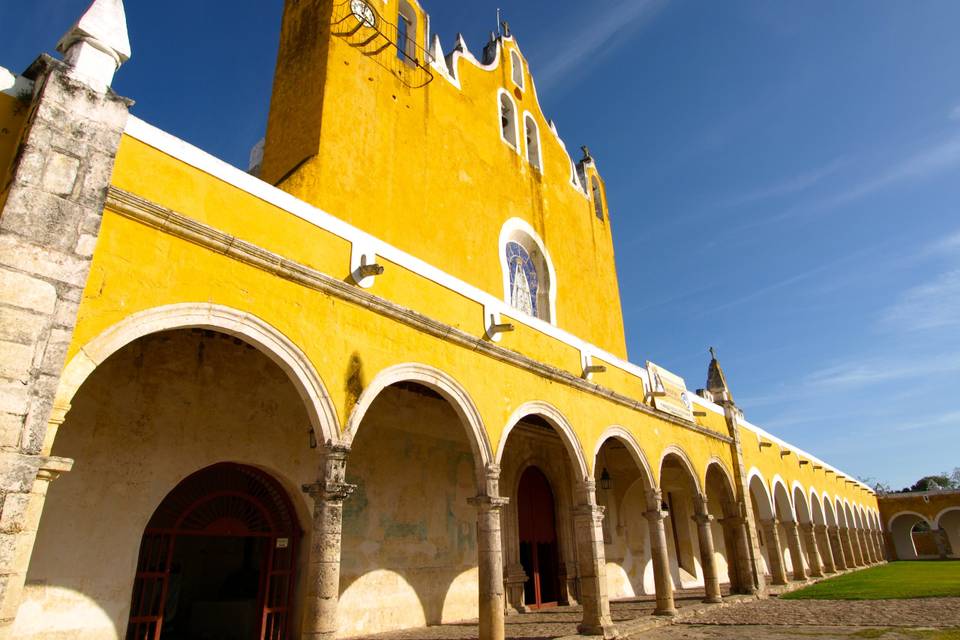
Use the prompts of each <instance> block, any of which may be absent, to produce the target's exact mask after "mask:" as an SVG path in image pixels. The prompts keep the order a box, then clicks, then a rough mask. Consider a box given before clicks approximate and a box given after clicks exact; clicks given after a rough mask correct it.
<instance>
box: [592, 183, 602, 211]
mask: <svg viewBox="0 0 960 640" xmlns="http://www.w3.org/2000/svg"><path fill="white" fill-rule="evenodd" d="M591 183H592V184H593V210H594V212H596V214H597V218H598V219H600V220H603V195H601V193H600V181H599V180H597V176H593V178H592V180H591Z"/></svg>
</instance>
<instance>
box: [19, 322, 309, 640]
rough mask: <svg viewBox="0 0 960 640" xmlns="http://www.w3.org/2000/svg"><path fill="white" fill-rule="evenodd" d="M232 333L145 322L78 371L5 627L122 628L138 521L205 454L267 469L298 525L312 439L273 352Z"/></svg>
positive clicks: (40, 632) (26, 630) (118, 631)
mask: <svg viewBox="0 0 960 640" xmlns="http://www.w3.org/2000/svg"><path fill="white" fill-rule="evenodd" d="M237 342H238V341H236V340H235V339H234V338H230V337H227V336H224V335H223V334H215V333H211V332H194V331H189V330H183V331H174V332H168V333H161V334H155V335H152V336H148V337H146V338H142V339H140V340H138V341H136V342H134V343H132V344H131V345H129V346H127V347H126V348H124V349H122V350H121V351H119V352H118V353H116V354H115V355H114V356H113V357H111V358H110V359H108V360H107V361H106V362H105V363H104V364H103V365H102V366H101V367H100V368H99V369H97V370H96V371H95V372H94V373H93V374H92V375H91V377H90V378H89V379H88V380H87V381H86V382H85V383H84V385H83V387H81V389H80V391H79V393H78V394H77V396H76V398H75V399H74V404H73V409H72V410H71V411H70V413H69V415H68V417H67V419H66V421H65V422H64V424H63V425H62V427H61V428H60V431H59V435H58V436H57V441H56V445H55V447H54V453H56V454H58V455H63V456H69V457H71V458H74V459H76V460H77V462H76V465H75V467H74V469H73V470H72V471H71V472H70V473H68V474H64V475H63V476H62V477H61V478H60V479H59V480H57V481H56V482H54V483H53V484H52V485H51V487H50V491H49V495H48V497H47V502H46V506H45V508H44V512H43V518H42V521H41V523H40V529H39V533H38V535H37V541H36V550H35V552H34V555H33V561H32V562H31V565H30V569H29V572H28V576H27V586H26V589H25V594H24V601H23V604H22V605H21V607H20V611H19V615H18V616H17V620H16V623H15V625H14V637H17V638H24V639H34V638H35V639H37V640H39V639H40V638H44V639H49V638H60V639H67V638H69V639H71V640H73V639H78V640H79V639H90V640H93V639H96V640H110V639H111V638H122V637H123V635H124V631H125V629H126V623H127V617H128V611H129V606H130V597H131V587H132V584H133V578H134V571H135V567H136V562H137V557H138V554H139V547H140V540H141V536H142V533H143V529H144V527H145V526H146V523H147V521H148V520H149V519H150V517H151V515H152V514H153V511H154V509H155V508H156V507H157V505H158V504H159V503H160V502H161V501H162V500H163V498H164V496H165V495H166V494H167V493H168V492H169V491H170V490H171V489H173V487H174V486H176V484H177V483H178V482H179V481H180V480H182V479H183V478H184V477H186V476H187V475H189V474H190V473H193V472H194V471H197V470H198V469H202V468H204V467H206V466H208V465H210V464H214V463H216V462H224V461H231V462H238V463H243V464H249V465H252V466H256V467H259V468H262V469H264V470H266V471H267V472H269V473H271V474H272V475H274V477H276V478H277V479H278V480H279V481H280V482H281V483H282V484H283V485H284V486H285V487H286V488H287V490H288V492H289V493H290V496H291V498H292V499H293V503H294V505H295V507H296V509H297V510H298V511H299V512H300V513H299V516H300V521H301V526H302V527H304V528H306V523H308V522H309V515H308V514H309V510H310V509H311V508H312V505H311V504H310V502H311V501H310V500H309V498H307V497H306V496H305V495H304V494H303V493H302V492H301V491H300V490H299V487H300V486H301V485H302V484H306V483H311V482H315V481H316V479H317V473H318V468H319V464H320V454H319V452H318V450H313V449H310V447H309V438H308V435H307V430H308V428H309V421H308V419H307V416H306V412H305V410H304V408H303V402H302V400H301V399H300V397H299V396H298V394H297V392H296V390H295V389H294V387H293V385H292V384H291V383H290V381H289V380H288V379H287V377H286V375H285V374H284V373H283V372H282V371H281V370H280V369H279V368H278V367H277V366H276V365H275V364H274V363H273V362H272V361H270V360H269V359H268V358H267V357H266V356H264V355H262V354H261V353H260V352H258V351H256V350H255V349H253V348H251V347H249V346H247V345H246V344H243V343H240V344H237ZM305 536H306V537H305V538H304V542H305V543H306V542H308V541H309V531H306V532H305ZM305 548H306V545H303V546H302V547H301V550H303V549H305ZM303 555H304V553H303V552H301V556H303ZM301 574H302V572H301ZM300 579H301V584H302V579H303V578H302V575H301V578H300ZM298 592H299V591H298Z"/></svg>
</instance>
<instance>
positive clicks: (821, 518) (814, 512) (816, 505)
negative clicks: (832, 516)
mask: <svg viewBox="0 0 960 640" xmlns="http://www.w3.org/2000/svg"><path fill="white" fill-rule="evenodd" d="M809 501H810V518H811V520H812V521H813V523H814V524H820V525H825V524H827V518H826V515H825V514H824V512H823V499H822V498H821V497H820V496H819V495H818V494H817V490H816V489H814V488H812V487H811V488H810V496H809Z"/></svg>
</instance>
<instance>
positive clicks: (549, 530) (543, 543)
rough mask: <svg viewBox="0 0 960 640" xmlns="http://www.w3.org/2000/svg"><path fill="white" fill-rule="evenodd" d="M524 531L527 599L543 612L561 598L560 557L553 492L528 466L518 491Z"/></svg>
mask: <svg viewBox="0 0 960 640" xmlns="http://www.w3.org/2000/svg"><path fill="white" fill-rule="evenodd" d="M517 516H518V518H519V521H520V522H519V525H520V527H519V529H520V532H519V533H520V564H522V565H523V570H524V572H526V574H527V576H528V578H527V582H526V584H524V600H525V602H526V605H527V606H528V607H531V608H534V609H540V608H542V607H545V606H553V605H556V604H557V602H558V600H559V595H560V584H559V579H558V578H559V571H558V569H559V554H558V551H557V528H556V517H555V513H554V502H553V491H551V490H550V483H549V482H548V481H547V478H546V476H544V475H543V472H542V471H540V469H538V468H537V467H527V469H526V470H525V471H524V472H523V475H522V476H520V487H519V490H518V491H517Z"/></svg>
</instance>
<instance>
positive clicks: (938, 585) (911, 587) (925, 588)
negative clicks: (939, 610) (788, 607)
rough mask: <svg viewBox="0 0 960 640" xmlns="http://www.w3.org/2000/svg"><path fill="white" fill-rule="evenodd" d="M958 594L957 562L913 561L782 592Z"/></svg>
mask: <svg viewBox="0 0 960 640" xmlns="http://www.w3.org/2000/svg"><path fill="white" fill-rule="evenodd" d="M936 596H954V597H960V562H958V561H949V560H948V561H912V562H891V563H890V564H885V565H881V566H879V567H873V568H871V569H864V570H862V571H857V572H855V573H848V574H846V575H842V576H837V577H836V578H829V579H827V580H822V581H821V582H818V583H817V584H814V585H811V586H809V587H807V588H805V589H799V590H797V591H793V592H791V593H787V594H784V595H783V596H781V597H782V598H784V599H787V600H803V599H809V600H883V599H888V598H889V599H900V598H931V597H936Z"/></svg>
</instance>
